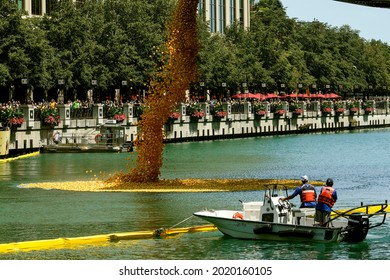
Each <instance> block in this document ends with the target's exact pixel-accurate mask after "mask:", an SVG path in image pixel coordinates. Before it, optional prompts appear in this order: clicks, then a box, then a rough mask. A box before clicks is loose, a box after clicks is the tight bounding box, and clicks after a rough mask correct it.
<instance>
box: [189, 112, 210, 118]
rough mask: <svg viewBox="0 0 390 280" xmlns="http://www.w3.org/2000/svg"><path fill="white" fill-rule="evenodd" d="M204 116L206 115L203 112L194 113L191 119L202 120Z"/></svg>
mask: <svg viewBox="0 0 390 280" xmlns="http://www.w3.org/2000/svg"><path fill="white" fill-rule="evenodd" d="M205 115H206V114H205V113H204V112H203V111H196V112H194V113H193V114H192V115H191V117H193V118H198V119H200V118H203V117H204V116H205Z"/></svg>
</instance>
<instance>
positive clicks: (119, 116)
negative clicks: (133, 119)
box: [114, 114, 126, 122]
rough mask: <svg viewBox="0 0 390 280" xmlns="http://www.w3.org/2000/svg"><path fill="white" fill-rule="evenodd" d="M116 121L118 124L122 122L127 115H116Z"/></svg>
mask: <svg viewBox="0 0 390 280" xmlns="http://www.w3.org/2000/svg"><path fill="white" fill-rule="evenodd" d="M114 119H115V120H116V121H117V122H122V121H124V120H125V119H126V115H125V114H115V115H114Z"/></svg>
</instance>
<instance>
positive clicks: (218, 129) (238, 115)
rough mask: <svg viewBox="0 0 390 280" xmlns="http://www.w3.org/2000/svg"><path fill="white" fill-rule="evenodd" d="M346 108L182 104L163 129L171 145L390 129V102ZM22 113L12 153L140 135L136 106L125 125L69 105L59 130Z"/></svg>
mask: <svg viewBox="0 0 390 280" xmlns="http://www.w3.org/2000/svg"><path fill="white" fill-rule="evenodd" d="M338 103H340V102H338ZM341 103H342V106H341V107H342V108H343V110H342V111H343V112H338V111H340V110H336V109H335V106H334V103H333V102H332V103H331V108H330V110H328V111H327V112H324V111H323V110H322V109H321V103H320V102H319V101H312V102H309V103H308V102H304V101H301V102H300V105H301V108H302V111H301V112H300V113H299V114H297V113H294V112H292V111H291V110H290V109H291V108H290V104H291V103H290V102H287V101H282V102H279V104H282V106H283V110H282V111H283V114H282V115H279V114H277V113H276V112H273V111H272V106H271V105H272V104H271V103H270V102H263V103H262V104H263V105H264V112H263V113H264V115H258V114H257V112H256V110H255V108H254V107H255V106H254V103H251V102H240V103H239V104H237V103H228V102H225V103H222V107H223V110H224V112H225V113H224V116H223V117H216V116H214V115H213V113H212V109H211V107H212V105H210V104H209V103H201V106H202V108H203V112H204V116H202V117H201V118H194V117H192V116H190V115H189V113H188V111H189V107H188V104H181V105H180V106H179V108H178V113H179V114H178V116H179V117H178V118H177V119H170V120H169V121H168V122H167V124H166V125H165V127H164V128H162V129H164V130H165V134H166V141H167V142H184V141H201V140H210V139H223V138H239V137H251V136H261V135H274V134H289V133H308V132H319V131H326V130H327V131H332V130H342V129H353V128H366V127H372V128H375V127H384V126H390V114H389V113H390V109H389V102H388V101H381V102H377V103H375V102H373V104H372V106H373V107H372V108H371V109H370V110H365V109H363V108H362V103H361V102H360V103H359V104H358V107H357V110H356V108H355V112H353V111H352V109H351V108H350V109H348V103H347V101H342V102H341ZM338 107H340V104H339V106H338ZM22 108H23V112H24V116H25V117H24V118H25V122H24V123H23V124H22V125H21V126H20V127H15V128H10V137H9V139H8V141H9V143H7V145H8V148H9V151H10V154H14V153H24V152H29V151H34V150H38V149H41V148H42V147H44V146H47V145H53V144H54V140H55V139H54V137H53V134H54V133H55V132H57V131H58V132H59V133H60V134H61V136H62V140H61V143H67V144H75V145H81V144H83V145H91V144H98V143H97V142H100V143H101V144H104V145H105V143H106V142H105V141H104V136H105V133H106V132H107V131H109V133H110V134H111V137H112V139H115V141H114V142H113V144H114V145H118V146H120V145H121V144H122V143H123V142H125V141H132V140H134V139H135V138H136V134H137V123H138V116H137V114H136V105H135V104H132V103H126V104H124V107H123V112H124V114H125V115H126V120H124V121H123V122H120V123H118V122H116V121H115V120H111V119H105V118H104V115H103V105H102V104H95V105H94V106H93V108H92V114H91V115H90V117H88V118H87V117H86V118H73V117H72V115H71V113H70V112H71V108H70V106H69V105H58V108H59V111H60V116H61V123H60V124H59V125H58V126H54V127H48V126H45V125H43V123H42V122H41V121H40V120H36V119H35V118H34V108H33V107H32V106H30V105H24V106H22ZM237 108H239V109H237ZM98 137H100V138H98Z"/></svg>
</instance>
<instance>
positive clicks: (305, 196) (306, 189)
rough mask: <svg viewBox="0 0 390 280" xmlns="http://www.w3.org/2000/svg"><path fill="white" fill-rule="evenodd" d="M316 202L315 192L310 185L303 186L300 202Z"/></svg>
mask: <svg viewBox="0 0 390 280" xmlns="http://www.w3.org/2000/svg"><path fill="white" fill-rule="evenodd" d="M315 201H316V191H315V190H314V187H313V186H312V185H303V186H302V194H301V202H302V203H304V202H315Z"/></svg>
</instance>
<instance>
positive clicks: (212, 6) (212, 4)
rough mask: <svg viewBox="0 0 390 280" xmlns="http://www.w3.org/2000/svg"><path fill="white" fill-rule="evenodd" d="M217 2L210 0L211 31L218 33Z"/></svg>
mask: <svg viewBox="0 0 390 280" xmlns="http://www.w3.org/2000/svg"><path fill="white" fill-rule="evenodd" d="M215 1H217V0H210V31H211V32H216V22H215V21H216V6H217V5H216V3H215Z"/></svg>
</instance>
